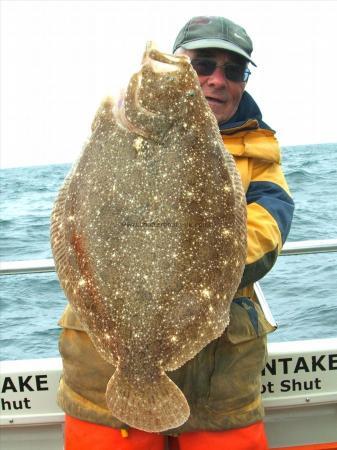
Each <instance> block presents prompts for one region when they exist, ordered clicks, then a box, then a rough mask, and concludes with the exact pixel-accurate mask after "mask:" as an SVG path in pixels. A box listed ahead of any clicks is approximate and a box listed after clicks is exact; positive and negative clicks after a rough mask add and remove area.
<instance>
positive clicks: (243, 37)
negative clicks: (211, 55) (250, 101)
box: [173, 16, 256, 66]
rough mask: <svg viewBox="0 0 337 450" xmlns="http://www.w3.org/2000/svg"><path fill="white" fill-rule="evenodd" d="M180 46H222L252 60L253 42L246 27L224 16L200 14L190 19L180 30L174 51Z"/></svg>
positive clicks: (189, 47) (190, 47)
mask: <svg viewBox="0 0 337 450" xmlns="http://www.w3.org/2000/svg"><path fill="white" fill-rule="evenodd" d="M179 47H184V48H185V49H187V50H196V49H198V48H221V49H223V50H228V51H230V52H234V53H237V54H239V55H241V56H243V57H244V58H245V59H247V60H248V61H250V62H251V63H252V64H253V65H254V66H256V64H255V63H254V62H253V61H252V60H251V58H250V55H251V53H252V51H253V43H252V40H251V39H250V37H249V36H248V34H247V33H246V31H245V30H244V28H242V27H240V26H239V25H237V24H236V23H234V22H232V21H231V20H229V19H226V18H224V17H217V16H208V17H207V16H198V17H193V18H192V19H190V20H189V21H188V22H187V24H186V25H185V26H184V28H183V29H182V30H181V31H180V32H179V34H178V36H177V39H176V41H175V43H174V46H173V52H175V51H176V50H177V49H178V48H179Z"/></svg>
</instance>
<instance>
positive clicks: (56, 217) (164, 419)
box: [51, 45, 246, 431]
mask: <svg viewBox="0 0 337 450" xmlns="http://www.w3.org/2000/svg"><path fill="white" fill-rule="evenodd" d="M51 242H52V249H53V254H54V258H55V264H56V270H57V273H58V276H59V279H60V282H61V285H62V288H63V289H64V291H65V293H66V296H67V297H68V299H69V302H70V304H71V305H72V308H73V309H74V311H75V313H76V314H77V316H78V318H79V319H80V321H81V322H82V324H83V326H84V327H85V329H86V331H87V333H88V335H89V336H90V338H91V340H92V342H93V344H94V346H95V348H96V349H97V351H98V352H99V354H100V355H101V356H102V357H103V358H104V359H105V360H106V361H108V362H109V363H110V364H111V365H112V373H113V374H112V377H111V379H110V381H109V383H108V385H107V390H106V402H107V406H108V408H109V409H110V410H111V413H112V414H113V416H115V417H117V418H118V419H119V420H120V421H122V422H123V423H126V424H128V425H130V426H133V427H135V428H138V429H142V430H146V431H163V430H167V429H170V428H176V427H178V426H180V425H182V424H183V423H184V422H185V421H186V420H187V419H188V417H189V406H188V403H187V401H186V399H185V397H184V395H183V393H182V392H181V391H180V390H179V389H178V387H177V386H176V385H175V384H174V383H173V382H172V381H171V380H170V379H169V378H168V376H167V375H166V373H165V372H166V371H171V370H174V369H177V368H179V367H180V366H181V365H183V364H184V363H185V362H186V361H188V360H189V359H191V358H193V356H194V355H196V354H197V353H198V352H199V351H200V350H201V349H202V348H203V347H204V346H206V345H207V344H208V343H209V342H210V341H211V340H213V339H215V338H217V337H218V336H220V335H221V334H222V333H223V331H224V330H225V328H226V326H227V325H228V322H229V307H230V303H231V300H232V298H233V296H234V294H235V292H236V289H237V287H238V285H239V282H240V279H241V276H242V272H243V268H244V264H245V259H246V205H245V196H244V192H243V189H242V185H241V181H240V177H239V174H238V172H237V170H236V167H235V163H234V160H233V158H232V156H231V155H230V154H229V153H228V152H227V151H226V150H225V148H224V146H223V143H222V140H221V137H220V134H219V130H218V126H217V123H216V119H215V117H214V116H213V114H212V112H211V110H210V108H209V106H208V104H207V101H206V99H205V98H204V96H203V94H202V91H201V88H200V85H199V82H198V78H197V76H196V74H195V72H194V70H193V69H192V67H191V65H190V63H189V60H188V59H187V58H186V57H183V56H180V57H178V56H171V55H166V54H163V53H161V52H159V51H158V50H156V49H155V48H153V46H151V45H150V46H148V47H147V49H146V51H145V55H144V59H143V64H142V67H141V70H140V72H139V73H137V74H135V75H134V76H133V77H132V78H131V80H130V82H129V85H128V87H127V90H126V92H125V94H124V96H123V98H122V99H121V101H120V102H119V103H118V104H117V105H113V103H112V101H111V100H110V99H106V100H105V101H104V102H103V103H102V105H101V108H100V109H99V110H98V113H97V115H96V117H95V119H94V122H93V127H92V135H91V137H90V139H89V141H88V143H87V144H86V146H85V148H84V150H83V152H82V155H81V156H80V158H79V160H78V161H77V162H76V164H75V165H74V167H73V169H72V171H71V173H70V175H69V176H68V177H67V179H66V180H65V182H64V185H63V187H62V188H61V190H60V193H59V195H58V198H57V200H56V202H55V206H54V210H53V214H52V225H51Z"/></svg>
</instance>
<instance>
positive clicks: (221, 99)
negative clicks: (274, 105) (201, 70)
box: [176, 48, 246, 123]
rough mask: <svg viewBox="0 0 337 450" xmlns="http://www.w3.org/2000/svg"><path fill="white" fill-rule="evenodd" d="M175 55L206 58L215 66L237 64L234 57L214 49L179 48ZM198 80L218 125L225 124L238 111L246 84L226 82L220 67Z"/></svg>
mask: <svg viewBox="0 0 337 450" xmlns="http://www.w3.org/2000/svg"><path fill="white" fill-rule="evenodd" d="M176 54H178V55H181V54H184V55H187V56H189V57H190V58H191V60H192V59H195V58H207V59H210V60H213V61H215V62H216V65H223V64H226V63H236V62H237V61H236V60H235V55H233V54H231V53H230V52H226V51H225V50H221V49H216V48H214V49H213V48H207V49H200V50H185V49H183V48H180V49H178V51H177V52H176ZM198 78H199V82H200V85H201V88H202V90H203V93H204V95H205V97H206V99H207V101H208V104H209V106H210V107H211V109H212V111H213V113H214V115H215V117H216V119H217V121H218V123H220V122H227V121H228V120H229V119H230V118H231V117H233V115H234V114H235V113H236V110H237V109H238V106H239V103H240V100H241V97H242V94H243V91H244V90H245V87H246V83H245V82H241V81H240V82H236V81H230V80H228V79H227V78H226V76H225V73H224V70H223V68H222V67H216V69H215V70H214V72H213V73H212V74H211V75H198Z"/></svg>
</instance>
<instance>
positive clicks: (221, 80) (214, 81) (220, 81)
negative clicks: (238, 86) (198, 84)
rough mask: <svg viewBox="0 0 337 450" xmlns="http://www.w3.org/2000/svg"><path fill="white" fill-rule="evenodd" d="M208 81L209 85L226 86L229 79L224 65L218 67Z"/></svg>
mask: <svg viewBox="0 0 337 450" xmlns="http://www.w3.org/2000/svg"><path fill="white" fill-rule="evenodd" d="M207 83H208V84H209V86H215V87H219V88H220V87H224V86H226V85H227V83H228V80H227V78H226V75H225V72H224V70H223V67H216V68H215V70H214V72H213V73H212V74H211V75H210V76H209V77H208V80H207Z"/></svg>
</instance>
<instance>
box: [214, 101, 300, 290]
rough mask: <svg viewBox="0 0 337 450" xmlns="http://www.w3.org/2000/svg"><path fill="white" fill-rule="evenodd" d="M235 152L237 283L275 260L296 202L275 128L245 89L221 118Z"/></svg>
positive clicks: (255, 276)
mask: <svg viewBox="0 0 337 450" xmlns="http://www.w3.org/2000/svg"><path fill="white" fill-rule="evenodd" d="M220 132H221V135H222V138H223V142H224V144H225V146H226V147H227V149H228V151H229V152H230V153H231V154H232V155H233V156H234V158H235V161H236V165H237V168H238V169H239V172H240V174H241V179H242V183H243V186H244V190H245V192H246V199H247V229H248V256H247V264H246V267H245V271H244V274H243V278H242V281H241V287H244V286H247V285H249V284H250V283H253V282H255V281H257V280H259V279H260V278H262V277H263V276H264V275H265V274H266V273H267V272H268V271H269V270H270V269H271V268H272V266H273V265H274V263H275V261H276V258H277V255H278V254H279V252H280V250H281V248H282V245H283V244H284V242H285V240H286V238H287V236H288V233H289V230H290V225H291V220H292V217H293V212H294V202H293V200H292V198H291V197H290V192H289V189H288V186H287V182H286V180H285V178H284V175H283V172H282V169H281V165H280V164H281V153H280V147H279V144H278V142H277V139H276V137H275V132H274V131H273V130H271V129H270V127H269V126H268V125H267V124H265V123H264V122H263V121H262V115H261V112H260V109H259V108H258V106H257V104H256V103H255V101H254V100H253V99H252V97H251V96H250V95H249V94H248V93H247V92H245V93H244V94H243V97H242V100H241V103H240V107H239V109H238V111H237V113H236V114H235V116H234V117H233V118H232V120H231V122H230V123H226V124H223V125H221V124H220Z"/></svg>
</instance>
